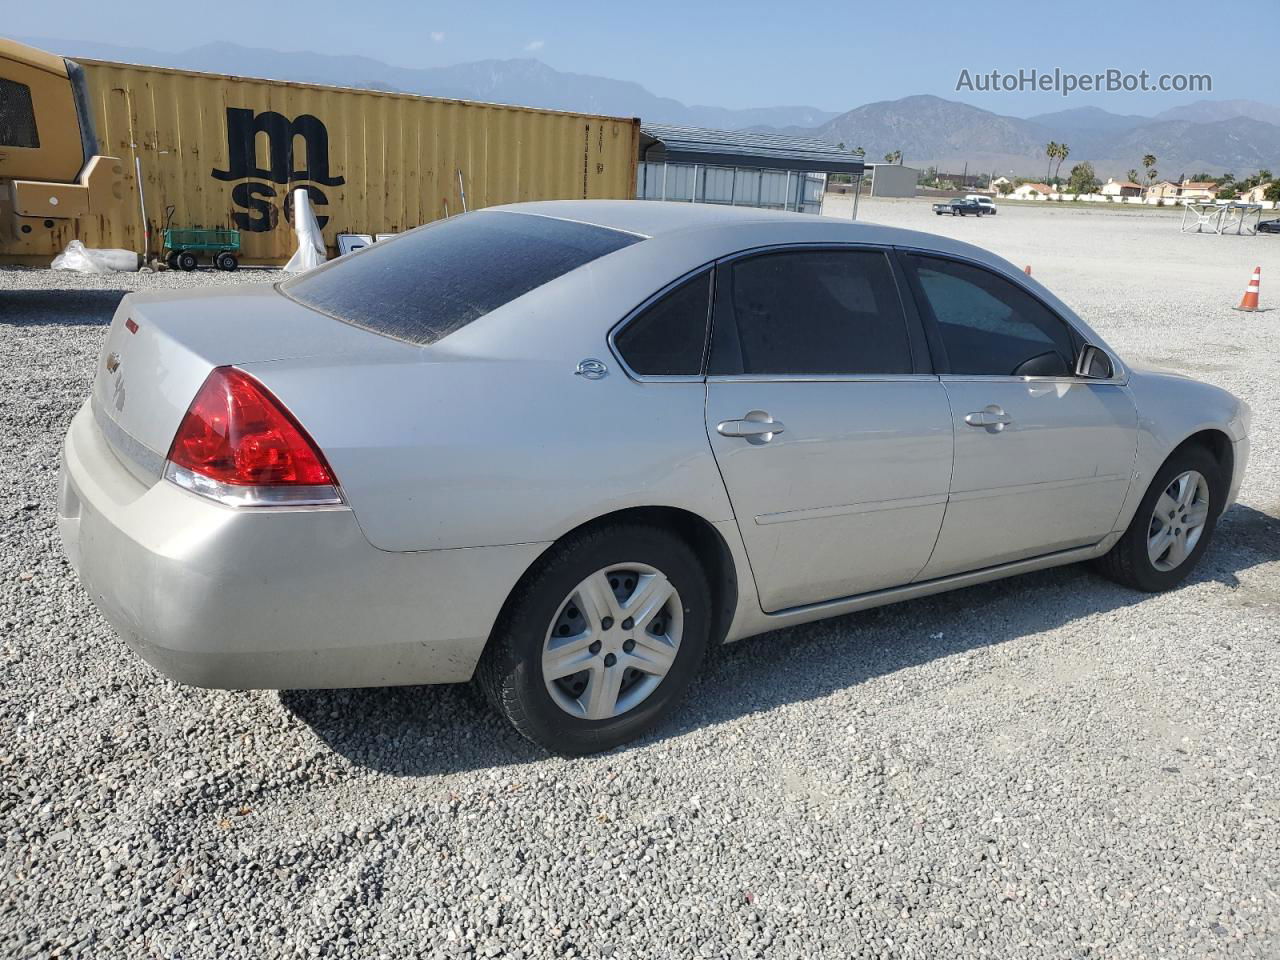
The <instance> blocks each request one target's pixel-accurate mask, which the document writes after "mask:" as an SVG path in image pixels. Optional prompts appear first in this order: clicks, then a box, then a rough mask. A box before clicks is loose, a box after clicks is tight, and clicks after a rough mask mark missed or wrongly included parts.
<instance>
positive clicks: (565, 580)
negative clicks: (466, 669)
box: [476, 523, 712, 756]
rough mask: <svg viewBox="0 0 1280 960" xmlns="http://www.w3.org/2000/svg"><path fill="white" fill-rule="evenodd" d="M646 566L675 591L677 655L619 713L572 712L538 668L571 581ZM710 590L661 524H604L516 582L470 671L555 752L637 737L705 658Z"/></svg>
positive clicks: (496, 702)
mask: <svg viewBox="0 0 1280 960" xmlns="http://www.w3.org/2000/svg"><path fill="white" fill-rule="evenodd" d="M626 563H643V564H647V565H648V566H651V567H653V568H655V569H657V570H659V571H661V572H662V573H663V574H664V575H665V576H666V577H667V579H668V580H670V582H671V584H672V585H673V586H674V587H675V589H676V591H677V592H678V593H679V596H680V601H681V604H680V606H681V609H682V610H683V634H682V636H681V639H680V643H679V647H678V648H677V652H676V656H675V660H674V662H673V663H672V665H671V667H670V669H669V670H668V671H667V673H666V675H665V676H664V677H663V678H662V680H661V682H660V683H659V684H658V685H657V687H656V688H654V690H653V691H652V692H651V693H650V694H649V695H648V696H647V697H646V698H645V699H643V700H641V701H640V702H639V703H638V704H636V705H635V706H634V707H633V708H631V709H630V710H628V711H627V712H625V713H622V714H620V715H619V716H616V717H612V718H609V719H602V720H588V719H585V718H582V717H576V716H572V715H571V714H570V713H568V712H567V711H566V710H564V709H562V708H561V707H560V706H559V705H558V704H557V703H556V701H555V700H554V699H553V698H552V696H551V694H550V692H549V691H548V689H547V684H546V683H545V682H544V680H543V675H542V653H543V645H544V643H545V642H546V639H547V631H548V630H549V629H550V628H551V627H552V625H553V623H554V621H555V619H556V618H557V616H558V615H559V614H560V611H561V609H562V608H563V607H564V605H565V602H566V600H567V599H568V598H569V597H570V595H571V594H572V593H573V591H574V590H575V588H576V587H577V586H578V585H579V584H580V583H582V582H583V581H584V580H585V579H586V578H587V577H589V576H591V574H593V573H595V572H597V571H599V570H603V569H605V568H606V567H609V566H611V565H614V564H626ZM711 609H712V606H711V589H710V587H709V586H708V584H707V576H706V572H705V571H704V570H703V568H702V564H701V563H700V562H699V561H698V557H697V555H696V554H695V553H694V552H693V550H692V549H691V548H690V547H689V545H688V544H686V543H685V542H684V541H683V540H681V539H680V538H679V537H677V536H675V535H674V534H671V533H669V532H667V531H666V530H664V529H662V528H660V527H652V526H646V525H641V524H627V523H619V524H609V525H605V526H600V527H597V528H595V529H591V530H587V531H585V532H583V533H582V534H579V535H577V536H573V537H571V538H569V539H567V540H565V541H564V542H563V543H560V544H557V545H556V546H554V547H552V548H551V550H550V551H549V552H548V553H547V555H546V556H544V557H543V558H542V559H541V560H539V562H538V564H537V565H536V567H535V568H534V569H533V570H532V571H530V573H529V574H528V575H526V577H525V579H524V580H523V581H522V582H521V583H520V585H519V586H517V587H516V589H515V591H514V592H513V593H512V595H511V597H510V598H509V599H508V600H507V603H506V605H505V606H504V607H503V610H502V614H501V615H500V616H499V618H498V623H497V624H496V626H495V627H494V629H493V633H492V635H491V636H490V638H489V644H488V646H487V647H486V649H485V653H484V656H483V657H482V658H481V662H480V665H479V667H478V668H477V670H476V681H477V683H478V684H479V686H480V688H481V689H482V690H483V691H484V693H485V695H486V697H487V698H488V699H489V702H490V703H492V704H493V706H494V708H495V709H496V710H497V711H498V712H499V713H501V714H502V715H504V716H505V717H506V718H507V719H508V720H510V721H511V724H512V725H513V726H514V727H515V728H516V729H517V730H518V731H520V733H522V734H523V735H524V736H525V737H527V738H528V739H530V740H532V741H533V742H534V743H536V744H538V745H539V746H541V747H543V748H545V749H546V750H549V751H551V752H553V753H559V754H563V755H566V756H580V755H582V754H587V753H595V752H597V751H600V750H608V749H610V748H612V747H616V746H618V745H619V744H623V743H626V742H627V741H629V740H634V739H635V738H636V737H638V736H640V734H641V733H643V732H644V731H645V730H646V729H648V728H649V727H651V726H652V725H653V724H655V723H657V722H658V721H659V720H660V719H662V718H663V717H664V716H666V715H667V714H668V713H669V712H670V711H671V709H672V708H673V707H674V706H675V704H676V703H677V702H678V701H679V700H680V698H681V697H682V696H683V695H684V692H685V690H686V689H687V688H688V686H689V683H690V681H691V680H692V679H693V678H694V676H695V675H696V674H697V672H698V670H699V668H700V667H701V665H702V663H703V660H704V659H705V657H706V652H707V643H708V638H709V636H710V629H711Z"/></svg>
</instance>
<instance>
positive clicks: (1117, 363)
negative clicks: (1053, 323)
mask: <svg viewBox="0 0 1280 960" xmlns="http://www.w3.org/2000/svg"><path fill="white" fill-rule="evenodd" d="M894 249H895V250H897V251H899V252H900V253H916V254H919V255H921V256H924V257H934V258H936V259H938V260H953V261H955V262H956V263H964V264H968V265H969V266H971V267H978V268H979V269H981V270H985V271H987V273H990V274H994V275H995V276H997V277H1000V278H1001V279H1003V280H1007V281H1009V282H1010V283H1012V284H1013V285H1014V286H1015V287H1017V288H1018V289H1019V290H1021V291H1022V292H1023V293H1025V294H1027V296H1029V297H1031V298H1032V299H1034V300H1035V302H1036V303H1038V304H1040V306H1042V307H1044V308H1045V309H1046V310H1048V311H1049V313H1051V314H1053V316H1055V317H1057V318H1058V320H1060V321H1061V322H1062V323H1063V324H1064V325H1065V326H1066V327H1067V329H1069V330H1070V331H1071V332H1072V333H1074V334H1075V335H1076V336H1077V337H1079V338H1080V340H1081V341H1082V342H1083V343H1085V344H1088V345H1091V346H1095V347H1097V348H1098V349H1099V350H1101V351H1102V352H1103V353H1105V354H1106V355H1107V357H1108V358H1110V360H1111V370H1112V372H1113V373H1114V374H1115V376H1112V377H1109V378H1108V379H1106V380H1094V379H1091V378H1089V377H1005V376H1000V375H987V374H959V373H956V374H952V373H947V374H943V375H942V376H943V377H944V378H945V377H954V378H956V379H965V380H988V381H991V380H999V381H1004V382H1013V381H1019V380H1043V381H1062V382H1067V383H1118V384H1124V383H1128V382H1129V367H1128V365H1126V364H1125V362H1124V361H1123V360H1121V359H1120V358H1119V357H1118V356H1116V355H1115V353H1114V352H1113V351H1112V350H1111V348H1110V347H1104V346H1102V345H1101V344H1098V343H1094V342H1093V341H1092V340H1091V339H1090V338H1089V337H1087V336H1085V334H1084V332H1083V331H1082V330H1081V329H1080V328H1079V327H1077V326H1076V325H1075V324H1074V323H1072V322H1071V321H1070V320H1069V319H1068V318H1066V317H1064V316H1063V315H1062V314H1061V313H1060V312H1058V310H1057V308H1055V307H1054V306H1053V305H1052V304H1049V303H1045V302H1044V298H1043V297H1041V296H1040V294H1039V293H1037V292H1036V291H1035V290H1034V289H1032V288H1031V287H1029V286H1027V284H1026V282H1025V281H1024V280H1022V279H1020V278H1021V277H1022V276H1023V275H1022V274H1007V273H1004V272H1002V271H1000V270H995V269H993V268H992V266H991V264H989V263H984V262H983V261H981V260H975V259H974V258H973V257H966V256H964V255H963V254H960V253H951V252H950V251H944V250H933V249H931V248H929V247H916V246H911V245H903V244H895V245H894Z"/></svg>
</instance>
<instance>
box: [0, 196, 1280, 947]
mask: <svg viewBox="0 0 1280 960" xmlns="http://www.w3.org/2000/svg"><path fill="white" fill-rule="evenodd" d="M863 210H864V216H866V217H868V218H870V219H875V220H879V221H882V222H894V223H904V224H911V225H916V226H920V227H923V228H925V229H931V230H937V231H939V232H945V233H950V234H958V235H962V236H965V237H967V238H973V239H975V240H977V242H979V243H982V244H984V245H987V246H989V247H991V248H993V249H995V250H997V251H999V252H1001V253H1003V254H1005V255H1007V256H1009V257H1011V258H1012V259H1014V260H1016V261H1017V262H1018V263H1030V264H1031V265H1032V267H1033V270H1034V271H1035V275H1036V276H1037V277H1039V278H1041V279H1042V280H1044V281H1045V282H1046V283H1047V284H1049V285H1050V286H1052V287H1053V288H1054V289H1055V290H1057V291H1059V292H1060V293H1061V294H1062V295H1063V296H1064V298H1065V299H1067V300H1068V301H1069V302H1070V303H1072V304H1073V305H1074V306H1075V307H1076V308H1077V309H1079V310H1080V311H1081V312H1082V314H1084V315H1085V316H1086V317H1088V318H1089V319H1090V320H1091V321H1092V322H1093V323H1094V324H1095V326H1096V327H1097V328H1098V329H1099V330H1100V331H1102V332H1103V333H1104V334H1105V335H1106V336H1107V337H1108V338H1109V339H1110V340H1111V342H1112V343H1113V344H1114V345H1115V346H1116V347H1118V348H1119V349H1120V350H1121V351H1122V352H1123V353H1124V354H1125V355H1126V356H1127V357H1128V358H1129V359H1130V360H1131V361H1136V362H1139V363H1142V362H1147V363H1158V364H1161V365H1164V366H1170V367H1174V368H1178V369H1182V370H1185V371H1187V372H1189V373H1192V374H1194V375H1196V376H1198V377H1202V378H1204V379H1207V380H1210V381H1212V382H1215V383H1219V384H1222V385H1223V386H1226V387H1228V388H1230V389H1231V390H1233V391H1235V392H1237V393H1238V394H1240V395H1241V396H1243V397H1245V398H1247V399H1248V400H1249V401H1250V403H1251V404H1252V405H1253V408H1254V427H1253V430H1254V453H1253V460H1252V462H1251V464H1250V470H1249V474H1248V477H1247V480H1246V483H1245V487H1244V491H1243V494H1242V502H1241V504H1240V505H1239V506H1237V507H1235V508H1234V509H1233V510H1232V511H1231V512H1230V513H1229V514H1228V515H1227V517H1226V518H1225V519H1224V521H1223V523H1222V525H1221V526H1220V528H1219V534H1218V537H1217V539H1216V541H1215V543H1214V545H1213V547H1212V549H1211V550H1210V552H1209V553H1208V554H1207V555H1206V557H1205V560H1204V562H1203V563H1202V565H1201V567H1200V569H1199V570H1198V571H1197V572H1196V573H1195V574H1194V575H1193V577H1192V578H1191V580H1190V582H1189V583H1188V584H1187V585H1186V586H1185V587H1183V588H1182V589H1180V590H1178V591H1176V592H1174V593H1171V594H1166V595H1162V596H1155V597H1146V596H1139V595H1137V594H1134V593H1130V592H1127V591H1125V590H1123V589H1121V588H1119V587H1117V586H1114V585H1112V584H1110V583H1108V582H1106V581H1103V580H1101V579H1099V578H1097V577H1096V576H1094V575H1092V574H1091V573H1090V572H1088V571H1087V570H1085V569H1082V568H1077V567H1071V568H1066V569H1062V570H1055V571H1048V572H1044V573H1040V574H1033V575H1029V576H1025V577H1022V578H1020V579H1017V580H1013V581H1006V582H1004V583H1001V584H997V585H990V586H987V587H981V588H975V589H971V590H967V591H962V592H959V593H955V594H952V595H949V596H944V597H936V598H931V599H927V600H922V601H917V602H912V603H908V604H903V605H900V606H897V607H891V608H886V609H882V610H878V611H871V612H867V613H863V614H858V615H854V616H849V617H843V618H840V619H838V620H832V621H828V622H825V623H820V624H814V625H810V626H806V627H802V628H798V629H793V630H788V631H785V632H780V633H776V634H772V635H769V636H766V637H761V638H757V639H754V640H750V641H746V642H744V643H741V644H738V645H735V646H734V647H731V648H729V649H727V650H726V651H725V652H724V654H723V655H722V656H720V657H719V658H718V659H717V660H716V661H715V662H714V664H713V665H712V666H711V667H710V669H709V670H708V672H707V674H706V676H705V677H704V678H703V679H702V680H700V681H699V682H698V683H697V684H696V685H695V686H694V688H693V690H692V692H691V694H690V697H689V699H688V701H687V702H686V704H685V706H684V708H683V709H682V710H681V711H680V713H679V714H678V716H677V717H676V718H674V719H673V720H672V721H670V722H669V723H667V724H666V725H665V726H663V727H662V728H661V729H659V730H657V731H656V732H655V733H654V734H653V735H651V736H650V737H649V738H647V739H646V740H644V741H643V742H641V743H639V744H637V745H635V746H632V747H630V748H624V749H621V750H618V751H615V752H613V753H611V754H608V755H604V756H599V757H593V758H587V759H580V760H562V759H555V758H548V757H546V756H544V755H542V754H540V753H539V752H537V751H536V750H535V749H534V748H533V747H531V746H530V745H528V744H527V743H525V742H524V741H522V740H521V739H520V738H519V737H518V736H517V735H516V734H515V733H513V732H512V731H510V730H509V729H508V728H507V727H506V726H505V725H503V724H502V723H500V722H499V721H498V720H497V719H496V718H495V717H494V716H493V715H492V714H490V712H489V711H488V710H487V709H486V708H485V707H484V706H483V705H482V704H481V703H480V701H479V698H478V697H476V696H475V695H474V693H473V692H472V691H471V690H470V688H467V687H444V688H404V689H392V690H362V691H334V692H321V693H316V692H306V693H303V692H286V693H271V692H254V693H229V692H218V691H206V690H196V689H190V688H185V687H180V686H177V685H175V684H172V683H170V682H168V681H166V680H164V679H162V678H161V677H159V676H158V675H157V674H155V673H154V672H153V671H151V670H150V669H149V668H148V667H146V666H145V665H144V664H142V663H141V661H139V660H137V659H136V658H135V657H133V656H132V655H130V654H129V653H128V652H127V651H126V650H125V648H124V647H123V645H122V644H121V643H120V641H118V640H117V639H116V637H115V636H114V635H113V633H112V631H111V630H110V629H109V628H108V627H107V626H106V624H105V623H104V622H103V620H102V619H101V618H100V617H99V616H98V615H97V613H96V612H95V611H94V609H93V608H92V607H91V605H90V603H89V601H88V600H87V598H86V597H85V595H84V594H83V593H82V592H81V590H80V588H79V587H78V585H77V584H76V582H75V579H74V577H73V576H72V574H71V572H70V570H69V569H68V566H67V564H66V562H65V561H64V560H63V559H62V557H61V553H60V550H59V547H58V542H57V535H56V527H55V479H56V472H57V450H58V444H59V443H60V441H61V438H62V435H63V432H64V430H65V429H66V426H67V423H68V421H69V419H70V417H71V415H72V413H73V411H74V410H75V408H76V406H77V405H78V403H79V402H80V400H81V398H82V397H83V396H84V395H85V393H86V392H87V390H88V385H89V378H90V375H91V368H92V366H93V362H94V357H95V356H96V354H97V350H98V348H99V344H100V342H101V340H102V337H103V332H104V327H103V324H104V323H105V321H106V319H107V318H108V317H109V315H110V313H111V310H112V309H113V308H114V305H115V302H116V301H117V300H118V298H119V296H120V292H121V291H122V290H127V289H136V288H140V287H154V286H164V287H169V286H186V285H189V284H193V283H215V282H236V283H251V282H261V281H265V280H270V279H273V275H272V274H271V273H269V272H250V271H243V272H241V273H239V274H237V275H234V276H230V277H228V276H225V275H219V274H214V273H201V274H197V275H194V276H189V275H174V274H159V275H151V276H146V275H140V276H129V277H119V276H117V277H110V278H105V279H104V278H80V277H68V276H63V275H53V274H50V273H48V272H43V271H25V270H7V271H0V398H2V399H0V417H2V418H3V424H2V429H0V450H2V459H0V549H2V551H3V556H4V558H5V562H4V564H3V566H2V567H0V624H2V626H0V656H2V658H3V659H2V661H0V662H2V663H3V677H4V681H5V682H4V683H3V685H0V956H5V957H9V956H13V957H24V958H25V957H45V956H54V955H58V956H92V957H117V956H119V957H152V956H155V957H162V956H163V957H183V958H204V957H208V958H219V960H222V958H230V957H274V956H288V957H293V956H297V957H315V956H359V957H401V956H427V957H436V956H440V957H454V956H463V957H465V956H488V957H539V958H540V957H553V956H555V957H573V956H580V957H606V956H613V957H620V958H637V960H649V958H666V957H673V958H675V957H679V958H683V957H735V958H736V957H770V958H772V957H804V958H812V957H832V958H846V957H904V958H905V957H940V958H948V960H951V958H960V957H993V958H1005V957H1012V956H1018V957H1022V956H1028V957H1037V956H1044V957H1055V958H1057V957H1106V958H1112V957H1143V958H1150V957H1170V958H1172V957H1179V958H1180V957H1188V956H1232V957H1236V956H1238V957H1277V956H1280V840H1278V836H1280V825H1278V823H1277V821H1278V819H1280V801H1278V800H1277V790H1278V788H1280V782H1278V777H1280V758H1278V751H1280V746H1278V744H1280V709H1277V708H1278V707H1280V695H1278V693H1277V691H1280V618H1278V614H1280V486H1278V482H1277V476H1280V436H1278V435H1277V432H1276V430H1277V428H1276V424H1277V420H1278V418H1280V386H1278V385H1280V361H1278V360H1277V357H1278V356H1280V354H1278V353H1277V350H1276V347H1275V343H1276V335H1277V332H1280V312H1274V313H1263V314H1257V315H1253V316H1248V315H1242V314H1237V313H1235V312H1233V311H1231V310H1230V309H1229V307H1230V306H1231V305H1232V304H1234V303H1236V302H1238V300H1239V297H1240V294H1241V292H1242V290H1243V288H1244V284H1245V282H1246V280H1247V279H1248V273H1249V271H1250V270H1251V269H1252V268H1253V266H1255V265H1256V264H1261V265H1262V267H1263V286H1262V289H1263V294H1262V295H1263V302H1264V305H1265V304H1266V303H1267V302H1268V301H1270V302H1271V303H1275V302H1276V299H1277V297H1278V296H1280V286H1278V285H1277V282H1278V281H1280V238H1274V237H1259V238H1234V237H1232V238H1218V237H1197V236H1183V235H1180V234H1179V233H1178V232H1177V226H1176V223H1173V222H1171V221H1170V220H1169V219H1168V218H1167V217H1164V216H1160V215H1152V216H1144V215H1142V214H1134V213H1132V212H1130V211H1126V212H1125V214H1124V215H1123V216H1119V215H1116V216H1108V215H1107V214H1105V213H1103V212H1100V211H1087V212H1083V211H1076V210H1073V209H1070V208H1066V209H1057V208H1046V209H1044V210H1039V209H1026V208H1018V209H1014V208H1009V209H1008V210H1006V212H1005V213H1004V214H1002V215H1000V216H998V217H995V218H985V219H982V220H975V219H964V220H952V219H951V218H936V219H935V218H934V217H932V216H931V215H930V214H929V212H928V207H927V205H926V204H923V203H918V202H888V201H884V202H874V201H872V202H869V203H866V205H865V206H864V208H863ZM1269 291H1274V292H1269Z"/></svg>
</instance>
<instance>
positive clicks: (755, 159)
mask: <svg viewBox="0 0 1280 960" xmlns="http://www.w3.org/2000/svg"><path fill="white" fill-rule="evenodd" d="M640 159H641V160H646V161H650V160H651V161H654V162H656V163H661V162H663V161H666V162H668V163H698V164H709V165H715V166H726V167H755V168H759V169H762V170H794V171H797V172H812V173H852V174H855V175H860V174H862V172H863V170H864V169H865V166H866V165H865V164H864V163H863V159H862V157H859V156H857V155H856V154H853V153H850V152H849V151H848V150H841V149H840V148H839V147H837V146H836V145H835V144H834V143H828V142H827V141H825V140H814V139H810V138H808V137H783V136H778V135H776V134H772V133H751V132H748V131H742V130H738V131H729V130H706V129H703V128H701V127H677V126H671V125H669V124H663V123H642V124H641V125H640Z"/></svg>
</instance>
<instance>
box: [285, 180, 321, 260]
mask: <svg viewBox="0 0 1280 960" xmlns="http://www.w3.org/2000/svg"><path fill="white" fill-rule="evenodd" d="M293 232H294V234H295V235H296V236H297V238H298V249H297V250H296V251H295V252H294V254H293V256H292V257H290V258H289V262H288V263H286V264H285V265H284V268H285V270H286V271H287V272H289V273H301V272H302V271H303V270H310V269H311V268H312V267H318V266H320V264H322V263H324V262H325V260H327V259H329V258H328V255H327V254H326V253H325V249H324V237H322V236H321V235H320V222H319V221H318V220H316V214H315V211H314V210H312V209H311V195H310V194H309V193H307V190H306V188H305V187H299V188H298V189H297V190H295V191H293Z"/></svg>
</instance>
